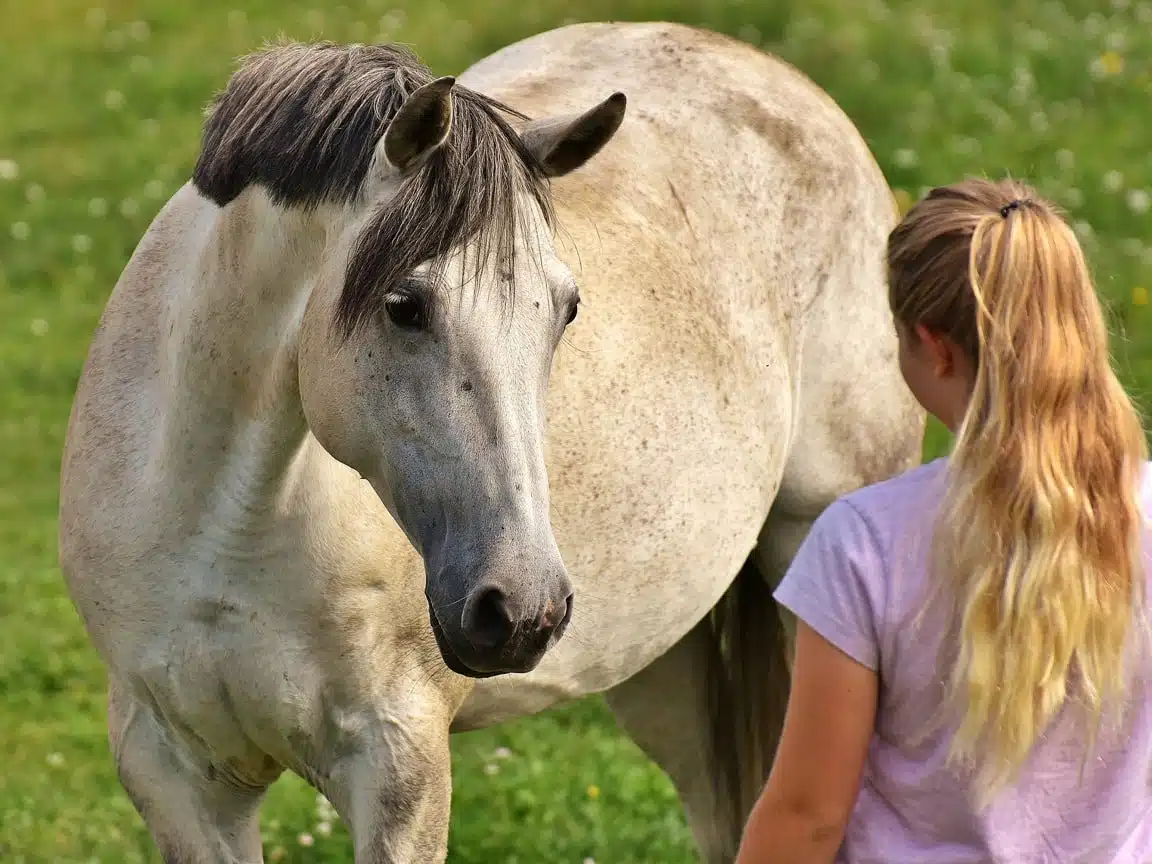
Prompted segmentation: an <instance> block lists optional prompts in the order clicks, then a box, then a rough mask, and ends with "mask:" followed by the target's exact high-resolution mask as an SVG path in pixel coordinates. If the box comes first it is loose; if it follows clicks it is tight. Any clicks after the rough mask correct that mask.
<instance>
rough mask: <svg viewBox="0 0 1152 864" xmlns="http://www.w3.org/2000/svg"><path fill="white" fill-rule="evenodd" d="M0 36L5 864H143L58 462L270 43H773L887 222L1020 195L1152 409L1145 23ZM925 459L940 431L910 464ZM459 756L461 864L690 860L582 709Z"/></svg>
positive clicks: (236, 15) (701, 17) (436, 27)
mask: <svg viewBox="0 0 1152 864" xmlns="http://www.w3.org/2000/svg"><path fill="white" fill-rule="evenodd" d="M1009 8H1013V9H1014V11H1008V10H1009ZM527 10H533V11H527ZM0 13H2V14H0V21H3V25H2V26H0V756H2V758H3V766H2V768H0V861H3V862H5V864H21V862H88V861H92V862H104V861H107V862H116V864H132V862H142V861H157V860H158V858H157V856H156V855H155V853H154V851H153V850H152V847H151V843H150V841H149V839H148V837H147V834H146V832H145V830H144V828H143V824H142V822H141V821H140V819H139V818H138V817H137V816H136V814H135V812H134V811H133V810H132V808H131V806H130V804H129V803H128V800H127V798H126V797H125V796H124V794H123V793H122V792H121V790H120V787H119V786H118V784H117V782H116V779H115V773H114V769H113V765H112V762H111V759H110V757H109V755H108V751H107V746H106V742H105V737H104V704H103V680H102V670H101V667H100V664H99V662H98V661H97V658H96V656H95V654H94V652H93V651H92V650H91V649H90V647H89V645H88V642H87V640H86V637H85V635H84V633H83V631H82V629H81V627H80V624H79V621H78V619H77V617H76V615H75V613H74V611H73V609H72V606H71V604H70V602H69V600H68V599H67V597H66V595H65V593H64V590H63V585H62V582H61V579H60V576H59V572H58V568H57V564H56V534H55V531H56V523H55V516H56V500H57V467H58V459H59V453H60V449H61V445H62V441H63V434H64V427H65V422H66V419H67V414H68V409H69V404H70V400H71V397H72V393H73V388H74V386H75V382H76V379H77V376H78V374H79V370H80V367H81V363H82V362H83V358H84V354H85V351H86V349H87V344H88V339H89V336H90V334H91V332H92V329H93V327H94V325H95V323H96V320H97V317H98V315H99V313H100V310H101V308H102V305H103V303H104V301H105V298H106V296H107V294H108V292H109V291H110V289H111V287H112V285H113V283H114V282H115V280H116V278H117V276H118V275H119V273H120V270H121V268H122V267H123V265H124V263H125V261H126V260H127V258H128V256H129V255H130V254H131V251H132V249H133V247H134V245H135V244H136V242H137V240H138V239H139V237H140V235H141V233H142V232H143V231H144V229H145V228H146V227H147V225H148V223H149V221H150V220H151V218H152V216H153V214H154V213H155V212H156V210H157V208H158V207H159V206H160V204H161V203H162V202H163V201H164V200H165V199H166V198H167V197H168V196H169V195H170V194H171V193H172V192H173V191H174V190H175V189H176V188H177V187H178V185H179V184H180V183H182V182H183V181H184V179H185V178H186V177H187V176H188V174H189V171H190V169H191V166H192V163H193V160H194V158H195V154H196V150H197V146H198V136H199V129H200V123H201V108H202V106H203V105H204V104H205V103H206V102H207V100H208V99H209V97H210V96H211V94H212V92H213V91H214V90H215V89H216V88H218V87H220V86H222V85H223V84H224V82H225V81H226V79H227V76H228V75H229V73H230V70H231V68H232V64H233V59H234V58H235V57H236V56H237V55H239V54H242V53H245V52H247V51H250V50H252V49H253V48H256V47H258V46H259V45H260V44H261V43H262V42H263V41H264V40H267V39H271V38H274V37H276V36H278V35H281V34H284V35H287V36H291V37H294V38H298V39H311V38H320V37H323V38H328V39H335V40H356V41H369V40H393V39H396V40H402V41H405V42H408V43H410V44H412V45H414V46H415V47H416V49H417V50H418V51H419V52H420V53H421V55H422V56H423V57H424V59H425V60H426V61H427V62H428V63H429V64H430V65H431V66H432V67H433V69H434V70H436V71H437V72H440V73H444V74H446V73H451V72H458V71H460V70H461V69H463V67H464V66H466V65H467V64H468V63H469V62H471V61H472V60H474V59H476V58H478V57H480V56H482V55H484V54H485V53H487V52H490V51H492V50H493V49H495V48H497V47H499V46H501V45H503V44H505V43H507V42H510V41H513V40H515V39H517V38H520V37H523V36H526V35H528V34H530V33H533V32H535V31H538V30H541V29H545V28H548V27H551V26H555V25H558V24H560V23H562V22H564V21H566V20H569V21H570V20H577V19H578V20H603V19H633V20H639V19H672V20H680V21H685V22H689V23H696V24H703V25H707V26H711V27H713V28H715V29H718V30H723V31H725V32H728V33H731V34H733V35H736V36H738V37H740V38H742V39H745V40H748V41H752V42H755V43H758V44H760V45H763V46H764V47H766V48H768V49H769V50H772V51H775V52H777V53H779V54H781V55H782V56H784V57H785V58H787V59H789V60H791V61H792V62H794V63H795V64H796V65H798V66H799V67H800V68H801V69H802V70H804V71H805V72H807V73H808V74H809V75H811V76H812V77H813V78H814V79H815V80H816V81H817V82H818V83H820V84H821V85H823V86H824V87H825V88H826V89H827V90H828V91H829V92H830V93H831V94H832V96H833V97H834V98H835V99H837V100H838V101H839V103H840V104H841V105H842V106H843V107H844V108H845V110H846V111H847V112H848V113H849V115H850V116H852V117H853V119H854V120H855V121H856V123H857V124H858V125H859V127H860V128H861V130H862V131H863V132H864V134H865V135H866V137H867V138H868V140H869V142H870V143H871V145H872V147H873V149H874V152H875V153H876V155H877V158H878V159H879V161H880V164H881V166H882V167H883V169H884V171H885V172H886V174H887V176H888V178H889V181H890V182H891V184H892V186H893V187H894V188H895V189H896V190H897V195H898V196H899V198H900V200H901V201H902V202H905V203H907V202H908V201H909V200H910V199H911V198H913V197H915V196H917V195H918V194H920V191H921V190H922V189H923V188H924V187H925V186H928V185H931V184H936V183H944V182H949V181H951V180H954V179H957V178H959V177H961V176H963V175H965V174H971V173H975V174H988V175H993V176H998V175H1002V174H1004V173H1011V174H1012V175H1015V176H1020V177H1026V178H1028V179H1031V180H1033V181H1034V182H1036V183H1037V184H1038V185H1039V187H1040V189H1041V190H1042V191H1043V192H1044V193H1046V194H1048V195H1050V196H1052V197H1054V198H1055V199H1056V200H1057V201H1059V202H1060V203H1062V204H1063V205H1064V206H1065V207H1066V208H1067V209H1068V211H1069V213H1070V216H1071V218H1072V219H1073V220H1074V221H1075V223H1076V226H1077V229H1078V230H1079V232H1080V233H1081V236H1082V237H1083V238H1084V239H1085V242H1086V248H1087V249H1088V252H1089V255H1090V257H1091V260H1092V262H1093V265H1094V267H1095V270H1096V272H1097V274H1098V278H1099V284H1100V287H1101V290H1102V292H1103V294H1104V295H1105V296H1106V297H1107V299H1108V301H1109V308H1110V310H1111V314H1112V320H1113V323H1114V326H1115V329H1116V332H1117V336H1118V338H1117V341H1116V355H1117V363H1118V365H1119V368H1120V370H1121V374H1122V377H1123V379H1124V381H1125V382H1126V383H1127V384H1128V385H1130V386H1131V387H1132V388H1133V392H1134V393H1135V395H1136V397H1137V399H1138V400H1139V401H1140V403H1141V404H1142V405H1143V406H1145V407H1148V406H1149V405H1150V404H1152V403H1150V402H1149V398H1148V396H1149V392H1148V387H1149V385H1150V384H1152V340H1150V339H1149V338H1147V337H1146V335H1145V334H1146V330H1147V328H1148V326H1149V323H1150V321H1152V318H1150V317H1149V312H1148V309H1147V303H1148V296H1149V295H1148V288H1149V287H1152V241H1149V242H1146V241H1148V238H1150V237H1152V234H1150V230H1149V229H1150V227H1152V215H1150V212H1149V209H1150V207H1149V205H1150V203H1152V156H1150V153H1152V149H1150V148H1149V142H1148V139H1147V136H1146V134H1142V132H1143V130H1144V129H1145V128H1146V117H1147V116H1148V112H1149V107H1150V104H1149V103H1150V100H1152V84H1150V81H1152V78H1150V75H1152V3H1149V2H1134V0H1112V2H1111V3H1108V2H1106V0H1095V2H1089V0H1070V2H1063V3H1062V2H1059V0H1049V2H1031V0H1018V2H1016V3H1015V4H1014V6H1013V7H1009V6H1008V5H1003V4H1001V3H1000V2H998V0H963V2H954V0H908V2H906V0H901V2H895V0H894V2H890V3H887V4H886V3H884V2H883V0H809V2H804V3H801V2H792V0H697V2H688V0H616V2H610V0H535V5H533V3H525V2H522V0H521V2H510V0H447V2H444V0H423V2H420V3H415V4H412V7H411V8H410V9H408V10H406V11H405V10H403V9H402V8H399V7H392V6H390V5H389V4H388V3H387V2H384V0H360V2H348V3H346V4H343V5H336V4H326V3H318V2H317V3H314V4H313V3H303V2H299V0H250V2H247V3H238V2H233V3H229V2H224V0H198V2H195V3H187V2H178V0H106V2H104V4H103V5H92V6H89V5H88V3H86V2H84V3H82V2H78V0H0ZM942 446H943V440H942V439H941V438H940V436H939V435H935V434H934V435H933V436H931V437H930V440H929V442H928V445H927V449H928V451H929V452H933V453H934V452H939V450H940V448H941V447H942ZM454 753H455V764H456V787H455V788H456V792H455V799H454V804H453V819H452V835H451V852H450V855H449V860H450V861H451V862H454V864H466V862H467V864H497V862H541V861H547V862H573V864H579V862H582V861H586V860H594V861H597V862H601V864H605V862H612V864H624V862H640V861H643V862H665V864H676V862H690V861H693V860H695V859H694V855H693V853H692V850H691V845H690V840H689V836H688V834H687V831H686V829H685V827H684V821H683V818H682V816H681V814H680V812H679V808H678V805H677V802H676V799H675V796H674V794H673V792H672V789H671V787H670V785H669V783H668V782H667V781H666V779H665V778H664V777H663V775H661V774H660V773H659V772H657V771H656V770H655V769H654V768H653V767H651V766H650V765H649V764H648V763H647V762H646V761H645V760H644V758H643V757H642V756H641V755H640V754H639V752H638V751H637V750H636V748H635V747H633V746H632V745H631V744H630V743H629V742H628V741H626V740H624V739H622V738H621V737H620V736H619V735H618V734H617V732H616V731H615V728H614V726H613V724H612V721H611V718H610V717H609V715H608V714H607V713H606V711H604V709H603V707H602V705H601V703H600V702H599V701H598V700H588V701H586V702H584V703H581V704H578V705H575V706H570V707H568V708H565V709H562V710H558V711H555V712H552V713H550V714H548V715H544V716H541V717H537V718H532V719H530V720H526V721H522V722H518V723H514V724H511V725H509V726H507V727H504V728H502V729H498V730H490V731H485V732H478V733H472V734H469V735H466V736H461V737H459V738H458V739H456V741H455V745H454ZM264 824H265V829H266V833H265V836H266V839H267V852H268V858H269V860H273V861H293V862H328V861H350V860H351V851H350V846H349V843H348V839H347V835H346V833H345V832H344V829H343V828H342V827H341V826H340V824H339V822H338V820H336V819H335V818H334V817H333V815H332V814H331V812H330V811H329V810H328V809H327V807H326V806H325V803H324V802H323V801H320V802H318V801H317V796H316V795H315V794H314V793H313V792H312V791H311V790H310V789H309V788H308V787H307V786H305V785H304V784H303V783H302V782H300V781H297V780H295V779H294V778H287V779H286V780H285V781H283V782H282V783H281V784H279V785H278V786H277V787H275V789H274V790H273V792H272V794H271V796H270V798H269V801H268V804H267V806H266V808H265V811H264Z"/></svg>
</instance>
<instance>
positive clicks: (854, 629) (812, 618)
mask: <svg viewBox="0 0 1152 864" xmlns="http://www.w3.org/2000/svg"><path fill="white" fill-rule="evenodd" d="M884 578H885V574H884V566H883V562H882V560H881V556H880V553H879V549H878V547H877V544H876V542H875V539H874V536H873V534H872V530H871V528H870V527H869V526H868V524H867V523H866V522H865V521H864V518H863V517H862V516H861V515H860V512H859V511H858V510H857V509H856V508H855V507H854V506H853V505H852V504H850V503H848V502H847V501H845V500H843V499H840V500H837V501H834V502H833V503H832V504H830V505H829V506H828V507H827V508H826V509H825V510H824V512H823V513H821V514H820V516H819V517H818V518H817V519H816V521H815V522H813V523H812V528H811V530H809V532H808V536H807V537H806V538H805V539H804V542H803V543H801V545H800V549H799V550H798V551H797V553H796V557H795V558H794V559H793V560H792V564H791V566H790V567H789V568H788V572H787V573H785V574H784V579H783V580H782V581H781V582H780V585H779V586H777V588H776V591H775V593H774V595H773V596H774V597H775V598H776V602H778V603H779V604H780V605H781V606H784V607H786V608H788V609H790V610H791V611H792V612H793V613H795V615H796V617H797V618H799V619H800V620H802V621H803V622H804V623H805V624H807V625H808V626H809V627H811V628H812V629H813V630H815V631H816V632H817V633H819V634H820V635H821V636H823V637H824V638H825V639H827V640H828V641H829V642H831V643H832V644H833V645H835V646H836V647H837V648H839V649H840V650H841V651H843V652H844V653H845V654H847V655H848V656H849V657H851V658H853V659H854V660H856V662H858V663H861V664H863V665H864V666H867V667H868V668H869V669H873V670H878V669H879V668H880V636H879V633H880V620H881V617H880V616H881V614H882V612H883V609H884Z"/></svg>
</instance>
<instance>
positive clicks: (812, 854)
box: [736, 620, 878, 864]
mask: <svg viewBox="0 0 1152 864" xmlns="http://www.w3.org/2000/svg"><path fill="white" fill-rule="evenodd" d="M797 627H798V629H797V635H796V657H795V662H794V664H793V668H792V689H791V693H790V694H789V697H788V711H787V715H786V717H785V720H784V731H783V734H782V736H781V739H780V745H779V747H778V749H777V751H776V759H775V762H774V763H773V766H772V773H771V775H770V776H769V777H768V783H767V785H766V786H765V788H764V791H763V792H762V793H761V796H760V799H759V801H757V803H756V806H755V807H754V808H753V810H752V813H751V815H750V816H749V819H748V823H747V825H746V827H745V830H744V839H743V843H742V844H741V847H740V852H739V855H738V856H737V858H736V864H831V862H832V861H833V860H834V859H835V857H836V852H837V850H838V849H839V848H840V844H841V842H842V841H843V838H844V829H845V827H846V826H847V824H848V820H849V818H850V817H851V815H852V810H853V808H854V806H855V804H856V796H857V794H858V792H859V789H860V777H861V774H862V772H863V769H864V760H865V758H866V756H867V753H868V744H869V742H870V741H871V739H872V733H873V729H874V727H875V719H876V694H877V689H878V676H877V674H876V673H875V672H874V671H873V670H871V669H869V668H868V667H867V666H864V665H862V664H860V663H858V662H857V661H855V660H853V659H852V658H851V657H849V656H848V655H847V654H845V653H844V652H843V651H841V650H840V649H838V648H836V647H835V646H833V645H832V643H830V642H828V641H827V640H826V639H824V637H822V636H821V635H820V634H819V633H817V632H816V631H815V630H813V629H812V628H811V627H809V626H808V625H807V624H805V623H804V622H803V621H802V620H800V621H798V622H797Z"/></svg>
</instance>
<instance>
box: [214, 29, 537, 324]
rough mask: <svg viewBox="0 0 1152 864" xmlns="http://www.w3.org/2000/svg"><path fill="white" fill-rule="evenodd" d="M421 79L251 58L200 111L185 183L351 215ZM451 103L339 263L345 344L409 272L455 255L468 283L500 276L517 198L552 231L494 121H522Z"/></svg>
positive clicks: (397, 67)
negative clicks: (260, 191)
mask: <svg viewBox="0 0 1152 864" xmlns="http://www.w3.org/2000/svg"><path fill="white" fill-rule="evenodd" d="M434 77H435V76H434V75H433V74H432V72H431V71H430V70H429V69H428V68H427V67H426V66H424V65H423V64H422V63H421V62H420V61H419V59H418V58H417V57H416V55H415V54H413V53H412V52H410V51H409V50H408V49H407V48H405V47H403V46H400V45H349V46H344V45H333V44H331V43H319V44H314V45H303V44H297V43H289V44H284V45H276V46H273V47H271V48H268V49H266V50H263V51H260V52H258V53H256V54H253V55H250V56H249V57H247V58H245V59H244V61H243V62H242V64H241V66H240V68H239V69H238V70H237V71H236V73H235V74H234V75H233V76H232V78H231V79H230V80H229V82H228V85H227V87H226V88H225V89H224V91H223V92H222V93H220V94H219V95H218V96H217V97H216V99H215V100H214V102H213V104H212V106H211V109H210V112H209V115H208V119H207V122H206V123H205V127H204V135H203V143H202V146H201V151H200V156H199V159H198V160H197V162H196V167H195V170H194V171H193V175H192V179H193V182H194V183H195V185H196V187H197V188H198V189H199V190H200V192H201V193H202V194H203V195H205V196H206V197H208V198H210V199H212V200H213V201H214V202H216V203H217V204H218V205H220V206H222V207H223V206H225V205H226V204H228V203H229V202H230V201H232V200H233V199H234V198H236V197H237V196H238V195H239V194H240V193H241V192H242V191H244V189H245V188H247V187H248V186H251V185H254V184H255V185H259V186H261V187H263V188H264V189H265V190H267V192H268V194H269V196H270V197H271V198H272V200H273V201H275V202H276V203H278V204H280V205H282V206H286V207H305V208H311V207H315V206H316V205H318V204H321V203H335V204H350V203H353V202H355V201H356V200H357V198H358V196H359V195H360V192H361V188H362V186H363V183H364V178H365V176H366V175H367V172H368V168H369V166H370V165H371V162H372V157H373V154H374V152H375V147H376V143H377V141H378V140H379V139H380V136H381V135H382V134H383V133H384V130H385V129H386V128H387V125H388V123H389V121H390V120H391V119H392V117H393V116H395V114H396V112H397V111H398V110H399V108H400V106H401V105H402V104H403V103H404V100H405V99H406V98H407V97H408V96H409V95H410V94H411V93H412V92H413V91H414V90H416V88H418V87H420V86H422V85H424V84H426V83H428V82H429V81H432V80H433V79H434ZM453 94H454V98H453V117H452V131H451V133H450V135H449V137H448V140H447V141H446V142H445V144H444V145H443V146H442V147H441V148H440V149H439V150H437V151H436V152H435V153H434V154H433V155H432V157H431V158H430V159H429V160H428V161H427V162H426V163H425V164H424V166H423V167H422V168H420V169H419V170H418V171H416V172H415V173H413V174H412V175H410V176H409V177H407V178H405V179H404V181H403V182H402V184H401V186H400V189H399V191H398V193H397V194H396V195H395V197H394V198H392V199H391V200H390V201H389V202H387V204H386V205H384V206H383V207H381V208H379V209H378V210H377V212H375V213H374V214H373V215H372V217H371V218H370V219H369V221H368V224H367V227H366V228H365V229H364V231H363V232H362V234H361V236H360V237H359V238H358V240H357V241H356V243H355V245H354V248H353V249H352V253H351V255H350V257H349V261H348V269H347V272H346V278H345V284H344V290H343V293H342V295H341V298H340V303H339V306H338V309H337V314H336V318H337V324H338V325H339V327H340V329H341V330H342V331H343V333H344V335H345V336H348V335H350V334H351V333H352V332H354V331H355V330H356V328H357V327H359V326H360V325H361V324H363V323H364V322H366V321H367V320H369V319H370V318H372V317H373V316H374V315H376V314H377V313H378V312H379V311H380V309H381V307H382V305H383V303H384V298H385V297H386V296H387V295H388V293H389V292H391V291H394V290H395V289H396V288H397V286H399V285H400V284H401V283H402V282H403V281H404V280H405V279H406V278H407V277H408V276H409V275H410V274H411V272H412V270H413V269H414V268H415V267H417V266H418V265H420V264H423V263H431V264H433V265H434V266H439V265H440V264H442V263H443V261H444V259H445V257H446V256H447V255H449V254H450V253H451V252H452V251H453V250H454V249H457V248H459V247H461V246H463V245H464V244H465V243H467V242H468V241H476V243H477V244H478V246H477V252H478V254H477V255H476V256H474V266H475V267H476V273H477V274H479V272H480V271H481V270H482V269H484V268H485V267H486V266H487V264H488V262H490V261H491V260H493V259H495V260H496V261H499V262H500V263H501V269H506V268H510V267H511V266H512V262H513V260H514V254H515V238H516V228H517V225H518V224H519V218H518V217H519V213H518V209H519V207H520V204H519V201H520V196H521V195H522V194H524V193H528V194H529V195H530V196H531V197H532V198H533V199H534V200H535V202H536V204H537V205H539V207H540V208H541V211H542V212H543V214H544V218H545V219H546V220H547V221H548V223H549V225H551V224H552V220H553V211H552V203H551V197H550V195H549V189H548V182H547V179H546V178H545V176H544V174H543V172H542V170H541V169H540V166H539V164H538V163H537V162H536V160H535V159H534V158H533V156H532V154H531V153H530V152H529V151H528V150H527V149H526V148H525V146H524V144H523V143H522V141H521V139H520V136H519V135H518V134H517V133H516V131H515V130H514V129H513V128H512V126H511V125H510V124H509V122H508V120H507V119H506V117H505V116H504V115H509V116H511V117H514V118H516V119H519V120H526V119H527V117H525V115H523V114H521V113H520V112H518V111H515V110H514V109H512V108H509V107H508V106H506V105H503V104H501V103H499V102H497V101H495V100H494V99H491V98H489V97H487V96H485V95H483V94H481V93H477V92H475V91H472V90H468V89H467V88H465V87H462V86H460V85H457V86H456V88H455V89H454V91H453ZM472 257H473V256H470V258H472ZM497 282H498V284H501V285H503V284H505V283H504V282H503V281H502V280H497ZM508 287H509V289H510V284H509V285H508Z"/></svg>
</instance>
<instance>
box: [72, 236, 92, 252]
mask: <svg viewBox="0 0 1152 864" xmlns="http://www.w3.org/2000/svg"><path fill="white" fill-rule="evenodd" d="M72 251H73V252H75V253H76V254H77V255H86V254H88V253H89V252H91V251H92V238H91V237H89V236H88V235H87V234H74V235H73V236H72Z"/></svg>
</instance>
